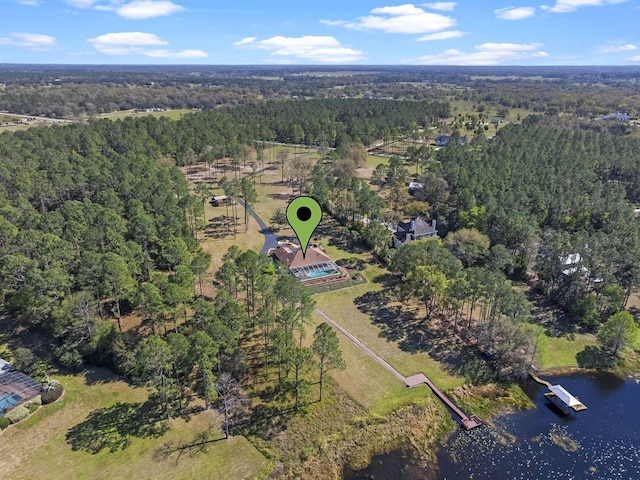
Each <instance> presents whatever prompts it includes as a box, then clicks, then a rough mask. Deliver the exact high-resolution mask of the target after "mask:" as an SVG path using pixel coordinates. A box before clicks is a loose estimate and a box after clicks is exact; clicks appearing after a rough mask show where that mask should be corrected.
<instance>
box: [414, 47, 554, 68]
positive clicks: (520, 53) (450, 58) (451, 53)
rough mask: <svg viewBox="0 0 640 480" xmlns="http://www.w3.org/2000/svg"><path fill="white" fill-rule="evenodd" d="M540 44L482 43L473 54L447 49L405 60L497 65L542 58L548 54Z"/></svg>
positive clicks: (419, 62) (420, 63)
mask: <svg viewBox="0 0 640 480" xmlns="http://www.w3.org/2000/svg"><path fill="white" fill-rule="evenodd" d="M540 47H542V44H541V43H483V44H482V45H476V46H475V49H476V51H475V52H463V51H460V50H456V49H448V50H445V51H444V52H442V53H439V54H435V55H424V56H422V57H418V58H412V59H408V60H405V61H404V63H410V64H417V65H498V64H505V63H509V62H513V61H516V60H522V59H527V58H544V57H548V56H549V54H548V53H547V52H544V51H540V50H539V49H540Z"/></svg>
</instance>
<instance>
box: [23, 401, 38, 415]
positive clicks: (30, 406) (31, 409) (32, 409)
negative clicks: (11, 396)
mask: <svg viewBox="0 0 640 480" xmlns="http://www.w3.org/2000/svg"><path fill="white" fill-rule="evenodd" d="M24 406H25V407H26V408H27V410H29V413H33V412H35V411H36V410H37V409H39V408H40V405H36V404H35V403H31V402H29V403H25V405H24Z"/></svg>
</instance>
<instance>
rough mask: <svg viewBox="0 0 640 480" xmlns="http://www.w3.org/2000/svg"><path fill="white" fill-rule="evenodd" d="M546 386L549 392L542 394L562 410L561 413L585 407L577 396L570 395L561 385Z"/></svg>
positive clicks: (576, 410) (579, 410) (580, 409)
mask: <svg viewBox="0 0 640 480" xmlns="http://www.w3.org/2000/svg"><path fill="white" fill-rule="evenodd" d="M548 388H549V392H547V393H545V394H544V396H545V397H547V399H548V400H549V401H550V402H551V403H553V404H554V405H555V406H556V407H558V408H559V409H560V410H562V412H563V413H565V414H567V413H570V411H571V410H573V411H574V412H581V411H582V410H586V409H587V407H586V406H585V405H584V404H583V403H582V402H581V401H580V399H579V398H578V397H574V396H573V395H571V394H570V393H569V392H567V391H566V390H565V389H564V388H563V387H562V385H551V386H549V387H548Z"/></svg>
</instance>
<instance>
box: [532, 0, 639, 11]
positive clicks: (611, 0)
mask: <svg viewBox="0 0 640 480" xmlns="http://www.w3.org/2000/svg"><path fill="white" fill-rule="evenodd" d="M626 1H627V0H556V4H555V5H553V6H552V7H550V6H548V5H542V6H541V7H540V8H542V9H543V10H548V11H550V12H555V13H568V12H573V11H574V10H577V9H578V8H580V7H599V6H602V5H608V4H616V3H624V2H626Z"/></svg>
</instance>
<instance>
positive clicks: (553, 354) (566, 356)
mask: <svg viewBox="0 0 640 480" xmlns="http://www.w3.org/2000/svg"><path fill="white" fill-rule="evenodd" d="M595 344H596V340H595V337H594V336H593V335H576V336H575V340H569V339H568V338H566V337H558V338H556V337H547V344H546V346H544V347H543V348H541V349H540V352H539V355H538V361H539V363H540V366H541V367H542V368H543V369H551V368H570V367H577V366H578V362H577V360H576V354H578V353H579V352H581V351H582V350H584V347H586V346H587V345H595Z"/></svg>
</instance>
